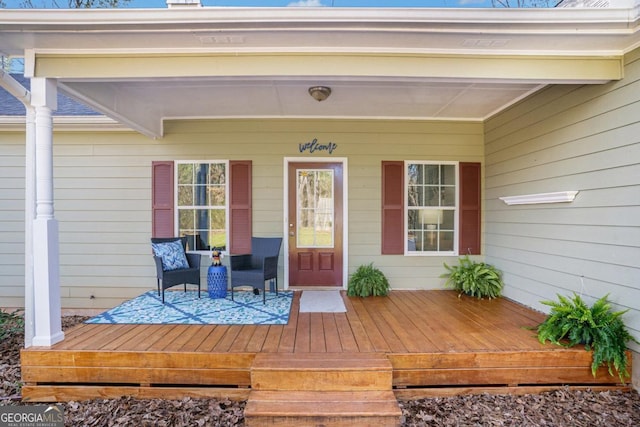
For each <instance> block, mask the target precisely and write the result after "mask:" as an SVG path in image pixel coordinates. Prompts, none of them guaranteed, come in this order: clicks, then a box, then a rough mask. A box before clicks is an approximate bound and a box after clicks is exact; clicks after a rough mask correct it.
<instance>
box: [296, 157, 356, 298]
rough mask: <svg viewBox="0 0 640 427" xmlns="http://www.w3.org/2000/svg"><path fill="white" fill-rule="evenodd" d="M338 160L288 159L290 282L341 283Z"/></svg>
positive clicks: (340, 203) (340, 174) (341, 258)
mask: <svg viewBox="0 0 640 427" xmlns="http://www.w3.org/2000/svg"><path fill="white" fill-rule="evenodd" d="M342 173H343V172H342V164H341V163H322V162H317V163H289V168H288V185H289V223H288V224H287V225H288V239H289V285H290V286H296V285H305V286H308V285H317V286H342V266H343V248H342V244H343V242H342V227H343V223H342V222H343V212H342V192H343V188H342V187H343V182H342V179H343V175H342Z"/></svg>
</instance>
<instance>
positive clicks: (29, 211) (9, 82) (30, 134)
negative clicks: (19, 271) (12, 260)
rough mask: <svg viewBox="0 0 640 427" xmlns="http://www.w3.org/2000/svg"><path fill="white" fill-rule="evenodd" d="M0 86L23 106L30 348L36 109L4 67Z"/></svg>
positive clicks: (29, 335)
mask: <svg viewBox="0 0 640 427" xmlns="http://www.w3.org/2000/svg"><path fill="white" fill-rule="evenodd" d="M0 86H2V88H4V89H5V90H6V91H7V92H9V94H11V95H12V96H13V97H15V98H16V99H17V100H18V101H20V102H22V104H23V105H24V106H25V108H26V110H27V113H26V123H25V135H26V138H25V139H26V144H25V145H26V146H25V211H24V226H25V236H24V254H25V259H24V270H25V273H24V346H25V348H28V347H31V344H32V341H33V336H34V335H35V323H34V320H35V316H34V304H35V303H34V298H33V284H34V283H33V220H34V218H35V213H36V202H35V201H36V188H35V159H36V148H35V147H36V140H35V138H36V132H35V125H36V111H35V108H34V107H33V106H32V105H31V92H29V91H28V90H27V89H26V88H25V87H24V86H22V85H21V84H20V83H19V82H18V81H17V80H16V79H14V78H13V77H11V75H9V74H8V73H7V72H5V71H4V70H0Z"/></svg>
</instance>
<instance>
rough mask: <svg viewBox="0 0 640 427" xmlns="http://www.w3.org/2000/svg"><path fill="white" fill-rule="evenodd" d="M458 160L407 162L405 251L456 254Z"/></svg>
mask: <svg viewBox="0 0 640 427" xmlns="http://www.w3.org/2000/svg"><path fill="white" fill-rule="evenodd" d="M457 176H458V171H457V163H453V162H450V163H443V162H441V163H433V162H422V161H421V162H416V161H412V162H406V179H405V182H406V192H405V194H406V201H407V204H406V222H405V223H406V226H407V228H406V236H407V238H406V242H407V246H406V253H407V254H438V255H449V254H455V253H457V244H456V242H457V221H456V218H457V215H456V214H457V207H458V203H457V201H458V190H457V179H456V177H457Z"/></svg>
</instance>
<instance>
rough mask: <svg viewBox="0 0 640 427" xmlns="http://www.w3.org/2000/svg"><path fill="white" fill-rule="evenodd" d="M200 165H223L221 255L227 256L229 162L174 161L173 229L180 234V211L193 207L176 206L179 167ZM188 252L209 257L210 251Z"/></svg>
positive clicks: (220, 160) (216, 160)
mask: <svg viewBox="0 0 640 427" xmlns="http://www.w3.org/2000/svg"><path fill="white" fill-rule="evenodd" d="M202 163H207V164H213V163H217V164H224V165H225V166H224V170H225V179H224V182H225V190H224V200H225V206H224V211H225V213H224V221H225V226H226V230H225V236H226V238H225V248H226V249H225V250H224V251H223V254H228V252H229V219H230V218H229V183H230V182H229V160H222V159H213V160H204V159H203V160H176V161H175V165H176V166H175V168H174V178H173V206H174V229H175V230H177V233H178V234H179V233H180V209H181V208H182V209H194V208H195V206H182V207H180V206H178V187H179V183H178V171H179V169H180V165H183V164H192V165H197V164H202ZM198 207H200V208H201V207H202V206H198ZM189 252H192V253H199V254H203V255H210V253H211V250H196V251H192V250H190V251H189Z"/></svg>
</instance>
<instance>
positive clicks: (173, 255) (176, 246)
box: [151, 240, 189, 271]
mask: <svg viewBox="0 0 640 427" xmlns="http://www.w3.org/2000/svg"><path fill="white" fill-rule="evenodd" d="M151 247H152V248H153V253H154V254H155V256H157V257H160V258H161V259H162V269H163V270H164V271H171V270H178V269H181V268H189V262H188V261H187V257H186V255H185V253H184V248H183V247H182V242H181V241H180V240H175V241H173V242H165V243H152V244H151Z"/></svg>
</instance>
